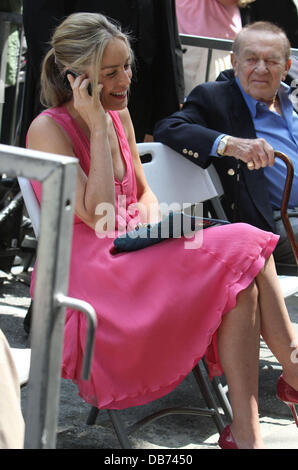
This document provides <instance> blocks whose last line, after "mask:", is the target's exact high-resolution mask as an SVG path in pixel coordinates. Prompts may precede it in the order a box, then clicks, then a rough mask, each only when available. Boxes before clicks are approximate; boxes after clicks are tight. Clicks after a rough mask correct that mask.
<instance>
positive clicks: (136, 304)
mask: <svg viewBox="0 0 298 470" xmlns="http://www.w3.org/2000/svg"><path fill="white" fill-rule="evenodd" d="M44 114H47V115H49V116H51V117H52V118H53V119H55V120H56V121H57V122H58V123H59V124H60V125H61V126H62V127H63V128H64V129H65V131H66V132H67V133H68V134H69V136H70V138H71V139H72V142H73V145H74V152H75V155H76V157H77V158H78V159H79V162H80V165H81V167H82V168H83V170H84V171H85V172H86V174H88V171H89V160H90V157H89V148H90V147H89V141H88V139H87V137H86V136H85V134H84V133H83V132H82V130H81V129H80V127H79V126H78V125H77V123H76V122H75V121H74V120H73V118H72V117H71V116H70V114H69V113H68V111H67V110H66V108H65V107H63V106H62V107H60V108H53V109H49V110H47V111H45V112H44ZM110 116H111V118H112V120H113V124H114V127H115V130H116V133H117V136H118V140H119V145H120V149H121V152H122V156H123V159H124V161H125V164H126V174H125V176H124V179H123V181H121V182H120V181H118V180H115V189H116V196H119V195H125V196H126V202H127V204H131V203H133V202H134V201H136V200H137V199H136V181H135V176H134V171H133V163H132V157H131V153H130V148H129V145H128V142H127V139H126V136H125V133H124V130H123V127H122V124H121V121H120V118H119V116H118V113H117V112H110ZM34 189H35V191H36V194H37V195H38V197H39V198H40V197H41V194H40V187H39V186H38V185H37V184H36V183H35V184H34ZM160 202H161V201H160ZM126 217H128V219H127V223H128V222H129V216H127V215H126ZM201 233H202V232H197V234H196V236H197V235H198V236H200V234H201ZM277 241H278V236H276V235H274V234H272V233H269V232H264V231H262V230H259V229H257V228H254V227H252V226H250V225H247V224H231V225H226V226H220V227H214V228H208V229H206V230H204V231H203V243H202V246H200V247H199V248H197V249H185V239H184V238H176V239H170V240H167V241H163V242H162V243H159V244H156V245H153V246H151V247H148V248H145V249H143V250H139V251H135V252H130V253H119V254H116V255H115V254H113V253H112V247H113V239H111V238H101V239H100V238H98V237H97V236H96V234H95V232H94V231H93V230H92V229H91V228H89V227H88V226H87V225H85V224H84V223H83V222H82V221H81V220H80V219H79V218H78V217H75V220H74V232H73V241H72V255H71V264H70V279H69V292H68V294H69V295H70V296H72V297H76V298H79V299H83V300H86V301H87V302H90V303H91V304H92V305H93V307H94V308H95V310H96V312H97V319H98V326H97V332H96V340H95V348H94V355H93V361H92V370H91V378H90V379H89V380H88V381H83V380H82V379H81V369H82V359H83V353H84V344H85V337H86V336H85V335H86V329H87V322H86V319H85V316H84V315H83V314H80V313H79V312H77V311H75V310H67V312H66V321H65V337H64V351H63V363H62V376H63V377H64V378H66V379H71V380H72V381H73V382H75V383H76V384H77V386H78V390H79V395H80V396H81V397H82V398H83V399H84V400H85V401H86V402H88V403H90V404H91V405H93V406H96V407H98V408H107V409H121V408H126V407H130V406H136V405H142V404H145V403H148V402H150V401H152V400H155V399H157V398H159V397H162V396H163V395H165V394H167V393H169V392H170V391H171V390H173V389H174V388H175V387H176V386H177V385H178V384H179V383H180V382H181V381H182V380H183V379H184V378H185V377H186V375H187V374H188V373H189V372H190V371H191V370H192V368H193V367H194V366H195V364H196V363H197V362H198V361H199V360H200V359H201V358H202V357H203V356H204V355H205V358H206V359H207V362H208V366H209V373H210V376H211V377H212V376H214V375H221V373H222V368H221V365H220V361H219V357H218V353H217V346H216V331H217V329H218V327H219V325H220V323H221V320H222V317H223V315H225V314H226V313H227V312H229V311H230V310H231V309H232V308H233V307H234V306H235V305H236V297H237V294H238V293H239V292H240V291H241V290H243V289H245V288H246V287H247V286H248V285H249V284H250V283H251V282H252V281H253V279H254V278H255V276H256V275H257V274H258V272H259V271H260V269H261V268H262V267H263V265H264V262H265V260H266V258H268V257H269V256H270V254H271V253H272V251H273V250H274V248H275V246H276V243H277ZM33 286H34V275H33V277H32V291H33Z"/></svg>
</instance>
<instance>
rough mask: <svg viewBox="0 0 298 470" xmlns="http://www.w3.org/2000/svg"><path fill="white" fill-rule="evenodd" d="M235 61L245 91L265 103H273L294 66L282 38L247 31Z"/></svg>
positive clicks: (236, 70)
mask: <svg viewBox="0 0 298 470" xmlns="http://www.w3.org/2000/svg"><path fill="white" fill-rule="evenodd" d="M231 59H232V64H233V68H234V72H235V75H236V76H237V77H238V78H239V80H240V83H241V86H242V88H243V90H244V91H245V92H246V93H247V94H249V95H250V96H252V97H253V98H255V99H256V100H259V101H264V102H265V103H269V102H271V101H272V99H273V98H274V96H275V95H276V92H277V90H278V87H279V85H280V82H281V81H282V80H284V79H285V77H286V75H287V72H288V70H289V68H290V66H291V61H290V59H289V60H288V61H286V58H285V47H284V42H283V40H282V37H280V36H278V35H276V34H273V33H271V32H267V31H266V32H259V31H248V32H246V33H245V34H244V35H243V37H242V39H241V43H240V49H239V53H238V54H237V57H236V56H235V55H234V54H232V57H231Z"/></svg>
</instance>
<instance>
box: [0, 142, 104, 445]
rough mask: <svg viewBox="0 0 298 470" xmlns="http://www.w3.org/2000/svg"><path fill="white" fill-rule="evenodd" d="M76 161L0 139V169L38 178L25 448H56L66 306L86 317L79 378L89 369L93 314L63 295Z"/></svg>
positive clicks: (93, 331)
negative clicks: (39, 196) (38, 219)
mask: <svg viewBox="0 0 298 470" xmlns="http://www.w3.org/2000/svg"><path fill="white" fill-rule="evenodd" d="M77 165H78V161H77V159H75V158H70V157H64V156H61V155H53V154H47V153H43V152H37V151H34V150H29V149H23V148H19V147H13V146H8V145H3V144H0V173H5V174H7V175H8V176H11V177H19V176H22V177H25V178H28V179H29V178H30V179H33V180H37V181H40V182H41V183H42V204H41V222H40V232H39V234H40V235H39V242H38V249H37V259H38V264H37V275H36V283H35V289H34V306H33V323H32V336H31V350H32V352H31V365H30V377H29V383H28V388H29V390H28V400H27V406H26V415H25V423H26V431H25V448H27V449H29V448H31V449H39V448H55V445H56V428H57V416H58V407H59V395H60V381H61V378H60V377H61V357H62V345H63V330H64V313H65V308H66V307H70V308H74V309H76V310H79V311H81V312H83V313H84V314H85V315H86V316H87V319H88V324H89V325H88V332H87V339H86V348H85V357H84V369H83V374H82V377H83V378H84V379H87V378H88V374H89V371H90V364H91V356H92V349H93V340H94V334H95V328H96V314H95V311H94V309H93V307H92V306H91V305H89V304H87V303H86V302H83V301H80V300H77V299H71V298H69V297H67V290H68V277H69V276H68V273H69V263H70V252H71V250H70V248H71V240H72V227H73V217H74V194H75V182H76V174H77Z"/></svg>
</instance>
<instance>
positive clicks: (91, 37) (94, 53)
mask: <svg viewBox="0 0 298 470" xmlns="http://www.w3.org/2000/svg"><path fill="white" fill-rule="evenodd" d="M113 38H119V39H121V40H123V41H124V42H125V44H126V45H127V48H128V51H129V52H130V55H131V60H133V53H132V50H131V47H130V43H129V37H128V35H127V34H124V33H123V32H122V31H121V29H120V27H119V25H116V24H114V23H112V21H110V20H108V19H107V18H106V17H105V16H103V15H101V14H99V13H74V14H72V15H70V16H68V17H67V18H66V19H65V20H64V21H63V22H62V23H61V24H60V25H59V26H58V27H57V29H56V30H55V32H54V34H53V37H52V41H51V46H52V48H51V49H50V50H49V52H48V53H47V54H46V56H45V58H44V60H43V64H42V71H41V103H42V104H43V105H44V106H46V107H49V106H61V105H62V104H63V103H65V102H67V101H69V100H70V99H71V97H72V91H71V89H68V88H67V86H66V85H65V71H66V70H67V69H69V70H71V71H73V72H74V73H76V74H78V75H80V74H82V73H85V72H86V68H87V67H88V66H90V65H92V66H94V68H95V74H94V77H95V78H94V83H92V85H93V86H92V88H93V89H94V86H95V85H96V84H97V78H96V77H98V75H99V71H100V66H101V61H102V56H103V53H104V50H105V48H106V46H107V44H108V42H109V41H110V40H111V39H113Z"/></svg>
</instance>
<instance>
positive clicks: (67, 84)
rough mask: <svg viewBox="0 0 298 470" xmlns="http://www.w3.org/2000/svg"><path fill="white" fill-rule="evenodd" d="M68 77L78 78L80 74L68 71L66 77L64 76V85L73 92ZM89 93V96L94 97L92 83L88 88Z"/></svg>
mask: <svg viewBox="0 0 298 470" xmlns="http://www.w3.org/2000/svg"><path fill="white" fill-rule="evenodd" d="M67 75H72V76H73V78H77V77H78V74H77V73H75V72H73V71H72V70H66V72H65V75H64V85H65V86H66V88H67V89H68V90H70V91H72V88H71V85H70V83H69V80H68V78H67ZM87 91H88V94H89V95H90V96H92V87H91V83H89V85H88V88H87Z"/></svg>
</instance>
